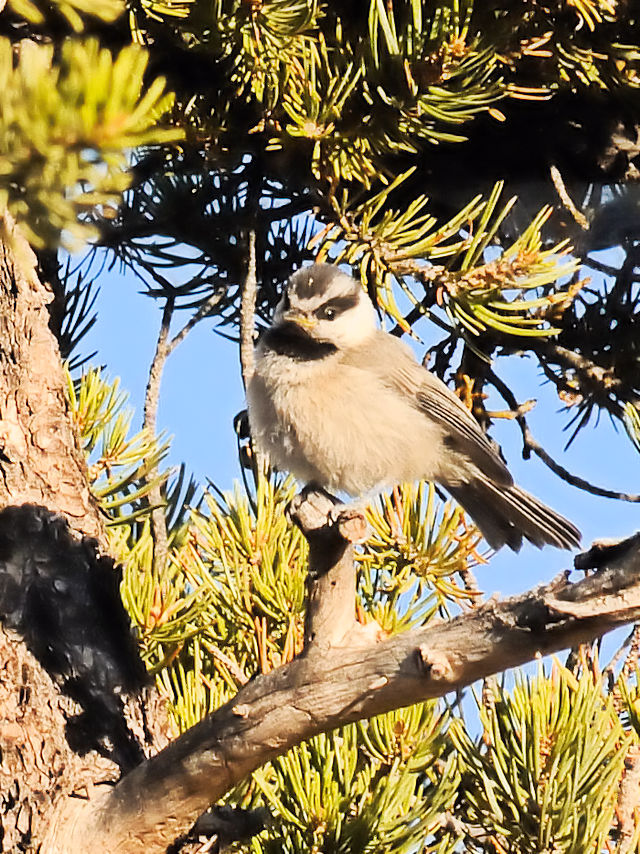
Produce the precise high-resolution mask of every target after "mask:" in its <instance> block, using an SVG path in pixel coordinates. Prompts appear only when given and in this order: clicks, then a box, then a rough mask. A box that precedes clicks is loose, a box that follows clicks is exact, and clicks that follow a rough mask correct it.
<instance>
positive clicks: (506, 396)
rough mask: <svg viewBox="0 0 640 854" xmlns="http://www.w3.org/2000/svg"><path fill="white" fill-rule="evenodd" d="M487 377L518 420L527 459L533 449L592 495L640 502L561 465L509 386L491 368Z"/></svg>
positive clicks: (635, 496)
mask: <svg viewBox="0 0 640 854" xmlns="http://www.w3.org/2000/svg"><path fill="white" fill-rule="evenodd" d="M486 377H487V380H488V381H489V382H490V383H491V385H492V386H493V387H494V388H495V389H496V390H497V391H498V392H499V394H500V395H501V397H502V398H503V400H504V401H505V403H506V404H507V405H508V406H510V407H511V411H512V412H513V418H514V420H515V421H517V423H518V426H519V427H520V432H521V433H522V443H523V455H524V456H525V458H526V459H528V458H529V456H530V454H531V451H533V453H534V454H535V455H536V456H537V457H538V458H539V459H541V460H542V462H543V463H544V464H545V465H546V466H547V468H550V469H551V471H552V472H553V473H554V474H557V475H558V477H560V478H562V480H564V481H565V482H566V483H569V484H571V486H575V487H577V488H578V489H582V490H583V491H584V492H589V493H591V495H600V496H602V497H603V498H615V499H616V500H617V501H630V502H632V503H638V502H640V495H634V494H633V493H628V492H617V491H616V490H613V489H605V487H603V486H596V484H594V483H590V482H589V481H588V480H585V479H584V478H582V477H579V476H578V475H577V474H572V473H571V472H570V471H569V470H568V469H566V468H565V467H564V466H561V465H560V463H559V462H556V460H554V459H553V457H552V456H551V454H549V453H548V452H547V451H546V450H545V449H544V448H543V447H542V445H541V444H540V443H539V442H538V441H537V440H536V439H535V438H534V436H533V433H532V432H531V429H530V427H529V424H528V423H527V419H526V418H525V416H524V412H523V407H522V405H521V404H518V401H517V400H516V398H515V395H514V394H513V392H512V391H511V389H510V388H509V386H508V385H507V384H506V383H505V382H504V381H503V380H501V379H500V377H499V376H498V375H497V374H496V373H494V371H492V370H491V369H488V370H487V372H486Z"/></svg>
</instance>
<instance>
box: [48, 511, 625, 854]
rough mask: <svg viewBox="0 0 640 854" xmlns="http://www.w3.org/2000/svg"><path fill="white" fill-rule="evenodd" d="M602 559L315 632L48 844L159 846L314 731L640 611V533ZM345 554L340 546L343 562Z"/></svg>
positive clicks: (411, 699)
mask: <svg viewBox="0 0 640 854" xmlns="http://www.w3.org/2000/svg"><path fill="white" fill-rule="evenodd" d="M296 512H298V521H299V522H300V513H299V508H297V511H296V508H294V513H296ZM314 524H315V523H314ZM326 526H327V531H326V532H325V533H327V532H329V533H330V531H331V530H333V531H334V532H335V535H336V536H340V528H341V523H340V520H338V521H337V522H335V521H334V520H333V519H329V520H328V521H327V522H326ZM302 527H303V528H304V524H303V525H302ZM312 536H313V537H317V536H318V531H317V528H315V529H314V530H313V532H312ZM589 554H590V555H592V556H593V555H594V554H595V553H589ZM596 557H597V559H596V558H594V559H593V561H591V558H590V557H589V555H587V557H585V558H584V559H583V563H582V566H583V567H584V566H588V565H590V561H591V563H594V564H595V565H597V566H598V567H599V568H598V569H597V571H596V572H595V573H594V574H592V575H590V576H588V577H587V578H584V579H582V580H581V581H578V582H576V583H570V582H569V581H568V573H567V574H563V575H562V576H560V577H559V578H557V579H556V580H554V581H553V582H551V583H550V584H548V585H546V586H543V587H539V588H536V589H535V590H532V591H529V592H528V593H525V594H523V595H521V596H517V597H513V598H511V599H507V600H504V601H502V602H500V601H495V600H491V601H489V602H487V603H486V604H485V605H483V606H482V607H480V608H477V609H475V610H474V611H472V612H468V613H466V614H464V615H462V616H460V617H458V618H456V619H454V620H451V621H450V622H448V623H441V624H438V625H437V626H435V627H427V628H422V629H418V630H414V631H410V632H405V633H402V634H399V635H396V636H394V637H391V638H388V639H386V640H382V641H379V642H377V643H372V642H369V643H368V644H363V643H362V636H361V634H359V633H358V631H357V625H356V623H355V619H354V618H353V617H352V618H351V620H352V623H351V624H352V627H353V631H352V632H349V631H347V632H346V634H345V633H344V632H342V640H341V641H340V642H339V643H338V644H326V643H323V642H322V638H321V636H320V635H321V632H316V633H315V638H314V642H313V643H311V645H310V646H309V647H307V648H306V649H305V652H304V654H303V655H302V656H301V657H300V658H298V659H297V660H295V661H293V662H291V663H290V664H288V665H286V666H284V667H281V668H279V669H277V670H275V671H272V672H271V673H268V674H265V675H262V676H259V677H257V678H256V679H255V680H253V681H252V682H250V683H249V684H247V685H246V686H245V687H244V688H242V689H241V690H240V691H239V692H238V694H237V695H236V697H235V698H234V699H233V700H232V701H230V702H229V703H227V704H226V705H225V706H223V707H222V708H220V709H218V710H217V711H216V712H214V713H213V714H212V715H210V716H209V717H208V718H206V719H205V720H203V721H202V722H201V723H200V724H198V725H197V726H195V727H193V728H192V729H191V730H189V731H188V732H187V733H185V734H184V735H183V736H181V737H180V738H179V739H177V740H176V741H174V742H173V743H172V744H170V745H169V746H168V747H167V748H166V749H165V750H164V751H162V752H161V753H160V754H159V755H157V756H155V757H153V758H152V759H150V760H149V761H147V762H145V763H144V764H143V765H141V766H138V767H137V768H136V769H134V770H133V771H132V772H131V773H130V774H128V775H127V776H126V777H124V778H123V780H122V781H121V782H120V783H119V784H118V785H117V786H115V788H113V789H112V790H111V791H110V792H108V793H106V794H103V795H100V796H99V797H96V798H95V799H93V801H92V802H90V803H87V804H82V805H79V804H68V808H67V812H66V814H65V815H64V816H63V817H61V823H60V825H59V826H58V827H56V828H55V829H52V833H51V836H50V838H49V839H48V841H47V842H48V847H47V848H46V851H47V852H50V854H53V852H56V854H58V852H75V851H79V850H81V849H82V848H86V847H87V846H93V847H100V849H101V850H102V851H103V852H104V854H123V852H126V854H138V852H140V854H142V852H145V854H155V852H158V854H160V852H162V851H165V849H166V847H167V845H168V844H170V842H171V841H172V840H173V839H174V838H175V837H176V836H178V835H179V834H181V833H182V832H184V830H185V829H186V828H187V827H188V826H189V825H190V824H191V823H192V822H193V821H194V820H195V819H196V818H197V816H198V815H199V814H200V813H201V812H202V811H203V810H204V809H205V808H206V806H207V804H209V803H212V802H214V801H215V800H217V799H218V798H220V797H221V796H222V795H223V794H224V793H225V792H226V791H228V790H229V788H231V787H232V786H233V785H234V784H236V783H237V782H239V781H240V780H241V779H242V778H243V777H245V776H246V775H247V774H249V773H250V772H251V771H252V770H254V769H255V768H257V767H259V766H260V765H262V764H264V763H265V762H267V761H269V760H270V759H273V758H274V757H276V756H278V755H280V754H282V753H284V752H285V751H286V750H288V749H289V748H290V747H292V746H294V745H296V744H298V743H299V742H300V741H302V740H304V739H307V738H309V737H311V736H313V735H316V734H318V733H320V732H325V731H327V730H330V729H333V728H335V727H337V726H339V725H342V724H345V723H349V722H351V721H355V720H358V719H360V718H364V717H370V716H372V715H376V714H380V713H383V712H386V711H389V710H391V709H395V708H399V707H402V706H405V705H408V704H410V703H415V702H418V701H420V700H425V699H429V698H434V697H441V696H443V695H444V694H446V693H448V692H450V691H455V690H458V689H460V688H462V687H464V686H465V685H468V684H470V683H471V682H473V681H475V680H477V679H480V678H483V677H485V676H488V675H490V674H492V673H496V672H499V671H503V670H504V669H505V668H508V667H514V666H517V665H520V664H523V663H524V662H526V661H530V660H531V659H532V658H534V656H536V655H537V654H538V653H542V654H547V653H551V652H554V651H558V650H561V649H564V648H567V647H571V646H575V645H576V644H579V643H582V642H585V641H587V640H591V639H593V638H595V637H599V636H600V635H602V634H604V633H605V632H607V631H609V630H611V629H613V628H615V627H616V626H619V625H621V624H623V623H628V622H631V621H633V620H637V619H638V617H640V535H637V536H636V537H633V538H631V539H630V540H629V541H627V542H626V543H624V544H622V545H619V546H617V547H616V549H614V550H612V551H610V552H608V551H607V550H605V551H603V552H598V553H597V556H596ZM340 558H341V555H340V554H339V553H338V554H337V561H338V563H340ZM333 568H335V567H333ZM344 627H345V626H344V623H343V628H344ZM310 633H311V634H314V632H313V631H312V630H311V629H308V635H309V634H310Z"/></svg>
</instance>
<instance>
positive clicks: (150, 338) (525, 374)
mask: <svg viewBox="0 0 640 854" xmlns="http://www.w3.org/2000/svg"><path fill="white" fill-rule="evenodd" d="M99 284H100V294H99V296H98V300H97V311H98V319H97V322H96V324H95V326H94V327H93V329H92V330H91V331H90V333H89V334H88V335H87V337H86V338H85V339H84V341H83V343H82V345H81V348H82V351H83V352H91V351H92V350H94V349H95V350H97V351H98V355H97V356H96V357H95V359H94V360H93V361H94V364H101V365H105V366H106V367H107V372H108V374H109V375H110V376H111V377H115V376H119V377H120V378H121V384H122V388H123V389H124V390H126V391H128V392H129V394H130V403H131V405H132V406H133V407H134V408H135V410H136V414H137V421H136V423H137V424H139V421H140V414H141V411H142V401H143V399H144V391H145V386H146V381H147V373H148V369H149V364H150V361H151V359H152V357H153V352H154V349H155V342H156V338H157V333H158V327H159V323H160V311H159V306H158V303H156V302H155V301H153V300H151V299H150V298H149V297H146V296H144V295H143V294H141V293H140V288H141V286H140V281H139V280H138V279H136V278H135V277H134V276H133V275H131V274H130V273H126V274H124V275H123V274H122V273H120V272H119V271H118V270H117V269H114V270H112V271H110V272H106V271H105V272H104V273H103V274H102V275H101V276H100V279H99ZM186 319H187V315H183V314H179V315H178V323H177V324H176V329H177V328H179V326H180V325H181V324H182V323H184V322H185V321H186ZM424 331H425V333H426V331H427V330H424ZM434 332H435V330H434ZM426 343H427V344H428V343H431V342H426ZM497 368H498V373H499V374H500V376H502V378H503V379H505V380H506V381H507V382H508V383H509V384H510V385H511V386H512V388H513V389H514V390H515V391H516V394H517V397H518V399H519V400H526V399H528V398H532V397H533V398H536V399H537V400H538V405H537V406H536V408H535V409H534V411H533V412H531V413H530V414H529V416H528V420H529V423H530V426H531V428H532V432H533V434H534V436H535V437H536V438H537V439H538V441H539V442H541V443H542V444H543V446H544V447H545V448H546V449H547V451H548V452H549V453H551V455H552V456H554V457H555V458H556V459H558V460H559V461H560V462H561V463H562V464H563V465H564V466H565V467H566V468H568V469H569V470H571V471H573V472H574V473H576V474H579V475H581V476H582V477H584V478H586V479H587V480H590V481H592V482H593V483H595V484H597V485H599V486H603V487H608V488H610V489H615V490H621V491H626V492H640V477H639V475H640V455H639V454H638V452H637V451H636V450H635V448H634V447H633V446H632V444H631V442H630V441H629V439H628V438H627V436H626V433H625V432H624V431H623V430H619V431H618V432H616V431H615V430H614V428H613V426H612V425H611V422H610V420H609V418H608V416H603V417H602V418H601V419H600V424H599V426H598V427H597V428H593V427H591V426H588V427H587V428H586V429H585V430H583V431H581V433H580V434H579V436H578V438H577V439H576V440H575V442H574V443H573V445H572V447H571V448H570V449H569V451H568V452H567V453H566V454H563V452H562V448H563V446H564V444H565V442H566V439H567V436H566V434H564V433H562V431H561V428H562V425H563V424H564V423H565V421H566V418H565V417H563V416H557V415H556V412H557V410H558V409H559V401H558V399H557V397H556V395H555V393H554V392H553V389H552V388H551V387H550V386H549V385H548V384H547V385H541V381H540V377H539V375H538V372H537V371H536V368H535V363H534V361H533V359H527V358H519V359H518V358H511V359H502V360H499V361H498V363H497ZM489 406H490V408H492V401H489ZM243 407H244V395H243V390H242V382H241V380H240V371H239V363H238V351H237V345H235V344H234V343H232V342H230V341H228V340H226V339H224V338H222V337H221V336H219V335H217V334H215V333H214V332H213V324H212V322H211V321H204V322H202V323H201V324H200V325H199V326H197V327H196V328H195V329H194V330H193V331H192V332H191V334H190V335H189V336H188V337H187V339H186V340H185V341H184V342H183V343H182V344H181V345H180V346H179V347H178V348H177V350H175V351H174V353H173V354H172V356H171V357H170V359H169V361H168V363H167V366H166V369H165V373H164V377H163V383H162V391H161V399H160V408H159V416H158V427H159V429H161V430H162V429H164V430H166V431H167V432H168V433H169V434H170V435H172V436H173V443H172V449H171V456H170V462H171V463H174V464H178V463H180V462H183V461H184V462H185V463H186V464H187V467H188V469H189V470H190V471H191V472H193V474H194V475H195V476H196V478H197V479H198V480H199V481H200V482H201V483H205V482H206V480H207V479H211V480H213V481H214V482H215V483H216V484H217V486H218V487H220V488H221V489H223V490H225V489H230V488H231V487H232V485H233V481H234V480H235V479H238V478H239V475H240V472H239V467H238V462H237V456H236V441H235V433H234V431H233V423H232V422H233V417H234V415H235V414H236V413H237V412H238V411H239V410H240V409H242V408H243ZM493 408H496V409H503V408H504V405H503V404H502V402H501V401H499V400H496V401H495V406H494V407H493ZM492 435H493V436H494V438H496V439H497V440H498V441H499V442H500V444H501V445H502V446H503V450H504V452H505V455H506V457H507V460H508V463H509V468H510V470H511V472H512V473H513V475H514V478H515V479H516V480H517V481H518V482H519V483H520V485H522V486H523V487H525V488H526V489H528V490H529V491H531V492H533V493H534V494H535V495H537V496H538V497H539V498H541V499H542V500H544V501H545V502H546V503H548V504H550V505H552V506H553V507H554V508H555V509H557V510H560V511H561V512H562V513H564V514H565V515H566V516H568V517H569V518H571V519H572V521H574V522H575V523H576V524H577V525H578V526H579V527H580V528H581V530H582V532H583V543H584V544H585V546H587V545H588V544H589V543H590V542H591V541H592V540H593V539H597V538H616V537H622V536H625V535H628V534H630V533H632V532H633V531H634V530H636V529H637V528H638V527H639V524H638V523H639V520H640V505H638V504H629V503H626V502H622V501H614V500H611V499H606V498H600V497H596V496H593V495H588V494H586V493H584V492H582V491H581V490H578V489H576V488H575V487H572V486H569V485H568V484H566V483H564V482H563V481H561V480H560V479H559V478H558V477H557V476H556V475H554V474H553V473H551V472H550V471H549V470H548V469H547V468H546V467H545V466H544V465H543V463H542V462H540V461H539V460H538V459H537V458H535V457H532V458H531V460H529V461H524V460H523V459H522V457H521V443H520V434H519V431H518V429H517V427H516V426H515V425H514V424H513V423H510V422H506V421H502V422H497V423H496V425H495V427H494V429H493V431H492ZM571 564H572V557H571V555H569V554H568V553H566V552H559V551H557V550H555V549H545V550H543V551H539V550H538V549H535V548H534V547H532V546H529V545H526V546H525V547H524V548H523V550H522V551H521V552H520V554H518V555H514V554H512V553H511V552H510V551H508V550H507V549H503V550H502V551H501V552H500V553H498V554H497V555H496V556H495V557H494V558H493V559H492V560H491V562H490V564H489V565H488V566H486V567H481V568H480V569H479V571H478V573H477V574H478V580H479V583H480V585H481V587H482V588H483V589H484V590H485V591H487V592H489V593H491V592H494V591H499V592H501V593H503V594H509V593H515V592H518V591H521V590H524V589H526V588H528V587H530V586H532V585H533V584H535V583H537V582H540V581H544V580H549V579H551V578H552V577H553V576H554V575H556V574H557V573H558V572H559V571H561V570H562V569H565V568H569V567H570V566H571Z"/></svg>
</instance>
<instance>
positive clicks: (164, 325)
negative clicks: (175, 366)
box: [143, 296, 175, 569]
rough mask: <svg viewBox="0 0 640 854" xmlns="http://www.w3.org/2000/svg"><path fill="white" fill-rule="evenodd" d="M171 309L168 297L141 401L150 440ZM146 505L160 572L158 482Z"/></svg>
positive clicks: (162, 539) (165, 548)
mask: <svg viewBox="0 0 640 854" xmlns="http://www.w3.org/2000/svg"><path fill="white" fill-rule="evenodd" d="M174 305H175V300H174V298H173V297H171V296H170V297H167V301H166V302H165V304H164V311H163V312H162V321H161V323H160V331H159V333H158V342H157V344H156V352H155V354H154V357H153V361H152V362H151V367H150V369H149V379H148V381H147V390H146V394H145V398H144V418H143V426H144V429H145V430H147V432H148V433H149V435H150V436H155V435H156V430H157V419H158V402H159V399H160V383H161V381H162V373H163V371H164V366H165V362H166V361H167V358H168V356H169V353H170V350H171V342H170V341H169V330H170V328H171V318H172V317H173V308H174ZM157 477H158V471H157V469H154V470H153V471H151V472H149V479H155V480H156V481H157ZM149 501H150V503H151V506H152V507H153V510H152V511H151V529H152V531H153V563H154V566H156V567H157V568H158V569H163V568H164V566H165V564H166V562H167V555H168V553H169V538H168V536H167V519H166V516H165V512H164V508H163V507H162V504H163V499H162V491H161V488H160V484H159V483H157V482H156V483H155V484H154V485H153V486H152V488H151V489H150V490H149Z"/></svg>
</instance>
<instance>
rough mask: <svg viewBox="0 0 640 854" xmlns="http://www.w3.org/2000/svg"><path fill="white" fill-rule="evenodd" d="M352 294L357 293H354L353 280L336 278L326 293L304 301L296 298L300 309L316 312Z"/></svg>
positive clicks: (306, 298)
mask: <svg viewBox="0 0 640 854" xmlns="http://www.w3.org/2000/svg"><path fill="white" fill-rule="evenodd" d="M352 293H357V291H354V288H353V283H352V281H351V279H349V277H348V276H344V277H343V276H336V277H335V279H333V281H332V282H331V284H330V285H329V287H328V288H327V289H326V291H325V292H324V293H322V294H315V295H314V296H312V297H305V298H303V299H301V298H300V297H299V296H296V302H297V303H298V305H299V306H300V308H303V309H306V310H307V311H314V310H315V309H317V308H319V307H320V306H321V305H324V304H325V303H326V302H328V301H329V300H331V299H334V298H335V297H343V296H350V295H351V294H352Z"/></svg>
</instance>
